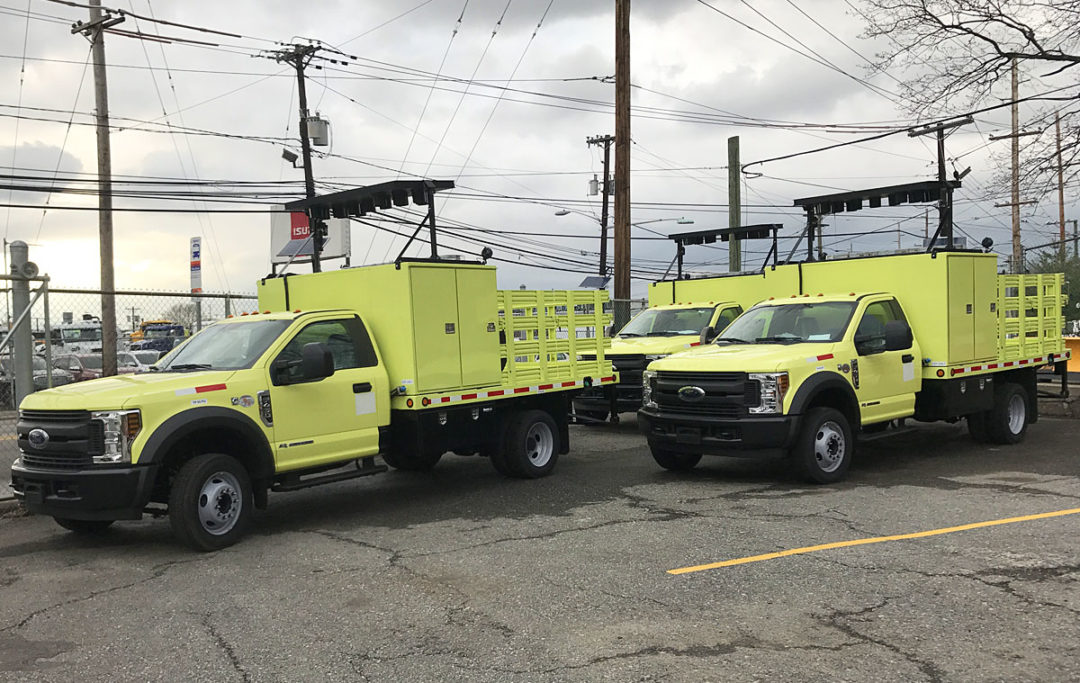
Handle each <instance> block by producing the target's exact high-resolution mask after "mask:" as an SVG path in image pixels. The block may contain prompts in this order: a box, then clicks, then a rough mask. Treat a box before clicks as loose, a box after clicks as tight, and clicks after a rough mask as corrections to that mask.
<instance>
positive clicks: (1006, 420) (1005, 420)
mask: <svg viewBox="0 0 1080 683" xmlns="http://www.w3.org/2000/svg"><path fill="white" fill-rule="evenodd" d="M1027 427H1028V395H1027V392H1026V391H1025V390H1024V387H1022V386H1020V385H1019V384H1015V383H1012V382H1004V383H1002V384H1000V385H998V386H997V387H995V388H994V407H993V408H991V409H990V412H989V413H988V415H987V418H986V433H987V435H988V436H989V437H990V442H991V443H997V444H1014V443H1020V442H1021V441H1023V440H1024V435H1025V434H1027Z"/></svg>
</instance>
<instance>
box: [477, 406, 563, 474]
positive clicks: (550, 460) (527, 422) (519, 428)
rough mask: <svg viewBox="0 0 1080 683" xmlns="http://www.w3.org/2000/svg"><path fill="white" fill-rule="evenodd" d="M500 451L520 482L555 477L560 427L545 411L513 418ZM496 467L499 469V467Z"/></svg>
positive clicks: (521, 414)
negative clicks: (552, 472)
mask: <svg viewBox="0 0 1080 683" xmlns="http://www.w3.org/2000/svg"><path fill="white" fill-rule="evenodd" d="M500 451H501V452H500V454H499V455H500V456H501V459H502V461H503V464H504V465H505V467H506V471H507V473H508V474H509V475H510V476H512V477H518V478H520V479H537V478H539V477H545V476H547V475H549V474H551V471H552V470H553V469H555V463H556V462H558V460H559V428H558V425H556V424H555V420H553V419H552V418H551V416H550V415H548V414H547V413H545V412H544V411H542V410H526V411H524V412H521V413H516V414H514V415H512V416H511V417H510V423H509V424H508V425H507V427H506V438H505V439H503V447H502V448H501V449H500ZM498 459H499V458H495V459H493V461H492V462H493V463H494V462H496V461H497V460H498ZM495 467H496V469H498V468H499V465H498V464H496V465H495Z"/></svg>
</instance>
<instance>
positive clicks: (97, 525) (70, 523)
mask: <svg viewBox="0 0 1080 683" xmlns="http://www.w3.org/2000/svg"><path fill="white" fill-rule="evenodd" d="M53 519H55V520H56V523H57V524H59V525H60V526H62V527H64V528H65V529H67V530H68V531H73V532H75V533H77V534H86V535H93V534H100V533H101V532H103V531H105V530H106V529H108V528H109V527H110V526H111V525H112V523H113V520H111V519H68V518H66V517H53Z"/></svg>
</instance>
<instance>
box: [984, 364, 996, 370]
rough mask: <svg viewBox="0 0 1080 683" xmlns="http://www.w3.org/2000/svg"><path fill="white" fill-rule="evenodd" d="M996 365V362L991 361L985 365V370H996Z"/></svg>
mask: <svg viewBox="0 0 1080 683" xmlns="http://www.w3.org/2000/svg"><path fill="white" fill-rule="evenodd" d="M997 366H998V364H997V363H991V364H990V365H987V366H986V369H987V370H997Z"/></svg>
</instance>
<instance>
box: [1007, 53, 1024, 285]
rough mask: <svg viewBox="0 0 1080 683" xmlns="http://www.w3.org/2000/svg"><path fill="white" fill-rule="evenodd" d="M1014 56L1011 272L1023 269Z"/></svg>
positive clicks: (1018, 94) (1016, 82) (1018, 136)
mask: <svg viewBox="0 0 1080 683" xmlns="http://www.w3.org/2000/svg"><path fill="white" fill-rule="evenodd" d="M1016 71H1017V69H1016V58H1015V57H1013V60H1012V106H1011V107H1009V110H1010V111H1011V112H1012V272H1014V273H1020V272H1023V270H1024V264H1023V258H1024V257H1023V247H1022V246H1021V244H1020V103H1019V102H1017V99H1019V96H1020V84H1019V81H1018V78H1017V74H1016Z"/></svg>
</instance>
